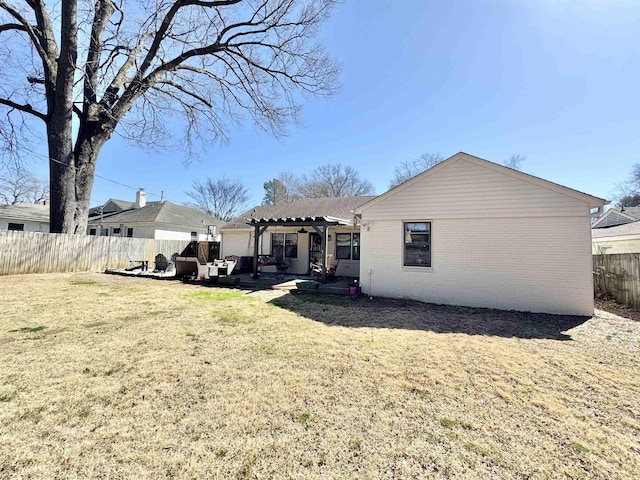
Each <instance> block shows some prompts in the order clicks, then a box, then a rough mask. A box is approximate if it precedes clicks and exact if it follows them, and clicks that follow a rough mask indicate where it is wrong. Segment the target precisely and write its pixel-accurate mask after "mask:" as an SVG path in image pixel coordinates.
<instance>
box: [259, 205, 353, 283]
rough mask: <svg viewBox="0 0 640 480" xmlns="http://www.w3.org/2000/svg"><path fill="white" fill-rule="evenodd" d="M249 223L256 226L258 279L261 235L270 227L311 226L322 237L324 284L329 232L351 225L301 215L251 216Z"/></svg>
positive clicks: (345, 222) (327, 217) (321, 277)
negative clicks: (335, 228)
mask: <svg viewBox="0 0 640 480" xmlns="http://www.w3.org/2000/svg"><path fill="white" fill-rule="evenodd" d="M247 224H248V225H250V226H252V227H253V228H254V236H253V237H254V242H253V268H252V277H253V279H258V278H259V277H260V269H259V267H260V265H259V261H258V259H259V256H260V237H261V236H262V234H263V233H265V232H266V231H267V229H268V228H269V227H288V228H301V229H304V228H305V227H306V228H309V229H311V230H313V231H314V232H315V233H317V234H318V236H319V237H320V251H321V255H320V261H319V262H318V263H319V264H320V265H321V272H322V274H321V275H320V276H319V281H320V282H321V283H323V284H326V283H327V270H328V267H329V265H327V244H328V238H329V232H330V229H331V228H332V227H337V226H349V225H351V224H350V223H349V222H348V221H346V220H344V219H341V218H336V217H330V216H320V217H311V216H301V217H262V218H251V219H249V221H248V222H247ZM280 260H282V259H280Z"/></svg>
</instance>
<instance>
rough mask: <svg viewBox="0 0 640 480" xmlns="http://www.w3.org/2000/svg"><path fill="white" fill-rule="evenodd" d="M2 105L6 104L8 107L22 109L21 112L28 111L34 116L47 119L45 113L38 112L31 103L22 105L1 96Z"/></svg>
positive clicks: (0, 103) (0, 102)
mask: <svg viewBox="0 0 640 480" xmlns="http://www.w3.org/2000/svg"><path fill="white" fill-rule="evenodd" d="M0 105H6V106H8V107H11V108H15V109H16V110H20V111H21V112H24V113H28V114H30V115H33V116H34V117H38V118H39V119H40V120H44V121H46V120H47V116H46V115H45V114H44V113H42V112H38V111H37V110H35V109H34V108H33V107H32V106H31V105H29V104H25V105H20V104H18V103H16V102H13V101H11V100H9V99H8V98H0Z"/></svg>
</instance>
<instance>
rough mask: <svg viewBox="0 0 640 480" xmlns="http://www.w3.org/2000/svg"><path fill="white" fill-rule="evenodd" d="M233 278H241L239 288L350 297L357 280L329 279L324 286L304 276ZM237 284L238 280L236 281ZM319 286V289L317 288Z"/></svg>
mask: <svg viewBox="0 0 640 480" xmlns="http://www.w3.org/2000/svg"><path fill="white" fill-rule="evenodd" d="M232 278H239V286H240V287H246V288H259V289H273V290H302V291H307V292H314V293H322V294H334V295H349V286H350V285H353V284H354V280H355V278H350V277H336V278H333V279H328V281H327V283H325V284H322V283H320V282H319V281H318V280H317V277H309V276H304V275H287V274H284V275H278V274H275V273H273V274H265V273H263V274H261V276H260V278H258V279H254V278H251V274H250V273H240V274H234V275H233V277H232ZM235 281H236V282H237V281H238V280H235ZM301 283H302V284H304V285H308V286H309V287H310V288H304V287H302V286H299V284H301ZM316 285H317V287H315V286H316Z"/></svg>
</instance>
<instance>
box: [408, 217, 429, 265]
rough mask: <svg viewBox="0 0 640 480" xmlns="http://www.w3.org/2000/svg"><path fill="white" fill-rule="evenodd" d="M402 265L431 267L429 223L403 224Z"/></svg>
mask: <svg viewBox="0 0 640 480" xmlns="http://www.w3.org/2000/svg"><path fill="white" fill-rule="evenodd" d="M404 265H405V266H406V267H430V266H431V222H404Z"/></svg>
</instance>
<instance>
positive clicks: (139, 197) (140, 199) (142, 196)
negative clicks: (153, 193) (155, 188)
mask: <svg viewBox="0 0 640 480" xmlns="http://www.w3.org/2000/svg"><path fill="white" fill-rule="evenodd" d="M146 204H147V192H145V191H144V188H141V189H140V190H138V191H137V192H136V208H142V207H144V206H145V205H146Z"/></svg>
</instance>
